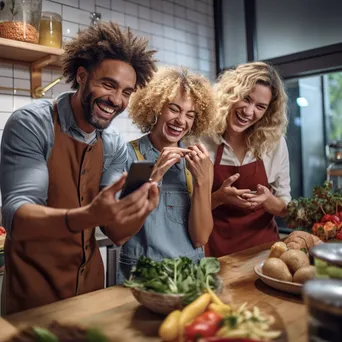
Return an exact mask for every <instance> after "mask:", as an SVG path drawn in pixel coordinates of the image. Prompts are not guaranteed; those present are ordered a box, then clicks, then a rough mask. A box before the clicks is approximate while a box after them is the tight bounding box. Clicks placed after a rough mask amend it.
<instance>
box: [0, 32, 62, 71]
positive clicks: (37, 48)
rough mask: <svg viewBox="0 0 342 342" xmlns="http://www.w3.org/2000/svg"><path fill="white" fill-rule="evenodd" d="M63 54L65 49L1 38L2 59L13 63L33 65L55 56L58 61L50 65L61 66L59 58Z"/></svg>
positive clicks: (0, 51)
mask: <svg viewBox="0 0 342 342" xmlns="http://www.w3.org/2000/svg"><path fill="white" fill-rule="evenodd" d="M63 52H64V50H63V49H56V48H51V47H47V46H44V45H39V44H31V43H25V42H20V41H17V40H12V39H5V38H0V59H3V60H7V61H13V63H15V62H23V63H28V64H31V63H33V62H37V61H39V60H41V59H43V58H46V57H48V56H54V57H57V58H56V61H54V62H51V63H49V65H52V66H59V57H60V56H61V55H62V54H63Z"/></svg>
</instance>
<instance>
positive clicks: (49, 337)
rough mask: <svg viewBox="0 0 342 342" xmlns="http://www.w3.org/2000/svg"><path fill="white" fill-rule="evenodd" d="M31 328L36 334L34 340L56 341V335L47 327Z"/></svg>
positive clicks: (43, 341) (41, 341)
mask: <svg viewBox="0 0 342 342" xmlns="http://www.w3.org/2000/svg"><path fill="white" fill-rule="evenodd" d="M32 330H33V332H34V333H35V335H36V336H35V337H36V338H35V340H36V341H37V342H58V338H57V336H56V335H55V334H53V333H52V332H50V331H49V330H48V329H45V328H39V327H33V328H32Z"/></svg>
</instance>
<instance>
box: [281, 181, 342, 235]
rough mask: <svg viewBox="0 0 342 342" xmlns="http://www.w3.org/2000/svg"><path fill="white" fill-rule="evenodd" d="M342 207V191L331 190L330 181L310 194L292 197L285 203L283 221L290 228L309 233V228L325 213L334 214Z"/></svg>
mask: <svg viewBox="0 0 342 342" xmlns="http://www.w3.org/2000/svg"><path fill="white" fill-rule="evenodd" d="M341 208H342V192H341V190H340V189H337V190H336V191H333V184H332V182H331V181H325V182H324V183H323V185H322V186H317V187H315V188H314V189H313V190H312V196H311V197H309V198H307V197H299V198H298V199H293V200H292V201H291V202H290V203H289V204H288V205H287V214H286V216H285V217H284V219H285V222H286V223H287V225H288V226H289V227H290V228H293V229H295V228H296V229H301V230H305V231H308V232H310V233H311V228H312V226H313V225H314V223H316V222H320V221H321V219H322V217H323V216H324V215H325V214H336V212H338V211H339V210H340V209H341Z"/></svg>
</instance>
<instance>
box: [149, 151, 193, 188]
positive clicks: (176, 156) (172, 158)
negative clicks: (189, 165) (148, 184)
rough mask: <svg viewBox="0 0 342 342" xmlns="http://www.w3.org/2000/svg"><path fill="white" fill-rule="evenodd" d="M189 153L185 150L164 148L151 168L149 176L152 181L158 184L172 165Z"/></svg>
mask: <svg viewBox="0 0 342 342" xmlns="http://www.w3.org/2000/svg"><path fill="white" fill-rule="evenodd" d="M190 152H191V151H190V150H189V149H186V148H180V147H164V148H163V150H162V151H161V153H160V156H159V158H158V160H157V162H156V164H155V165H154V167H153V171H152V175H151V178H152V181H153V182H157V183H158V182H159V181H160V180H161V179H162V178H163V177H164V175H165V173H166V172H167V171H168V170H169V168H170V167H171V166H172V165H175V164H176V163H178V162H179V161H180V160H181V158H183V157H185V155H186V154H187V153H190Z"/></svg>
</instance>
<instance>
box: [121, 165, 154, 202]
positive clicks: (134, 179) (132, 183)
mask: <svg viewBox="0 0 342 342" xmlns="http://www.w3.org/2000/svg"><path fill="white" fill-rule="evenodd" d="M153 167H154V162H152V161H149V160H136V161H135V162H133V164H132V165H131V167H130V169H129V171H128V175H127V179H126V183H125V185H124V187H123V189H122V191H121V194H120V198H123V197H125V196H127V195H129V194H130V193H132V192H134V191H135V190H137V189H138V188H140V187H141V186H142V185H143V184H145V183H146V182H149V181H150V179H151V174H152V170H153Z"/></svg>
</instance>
